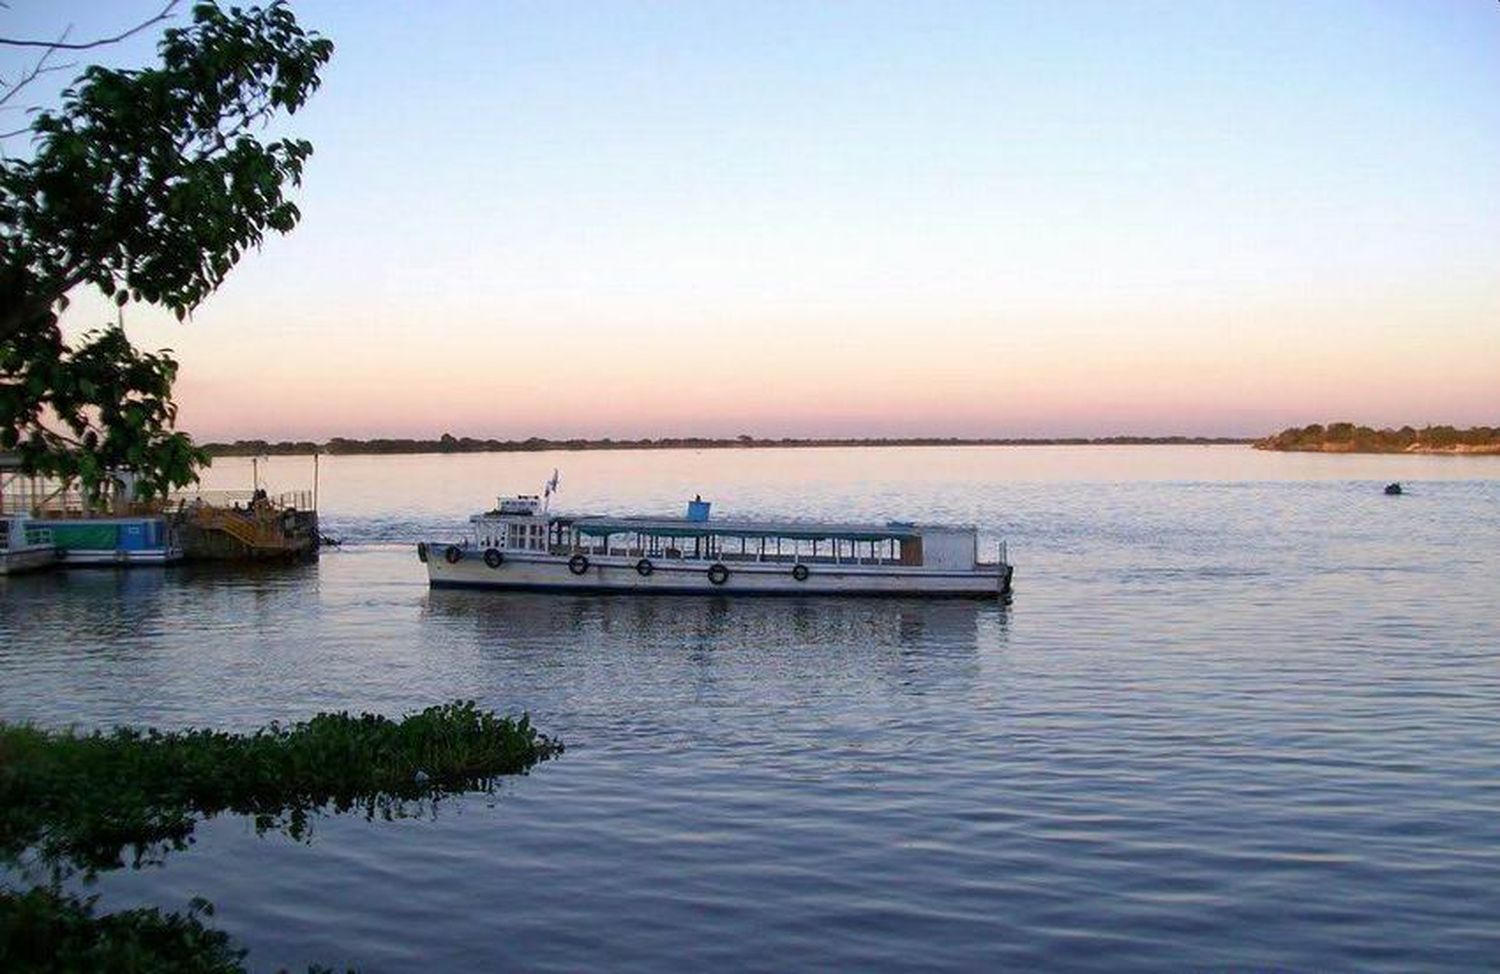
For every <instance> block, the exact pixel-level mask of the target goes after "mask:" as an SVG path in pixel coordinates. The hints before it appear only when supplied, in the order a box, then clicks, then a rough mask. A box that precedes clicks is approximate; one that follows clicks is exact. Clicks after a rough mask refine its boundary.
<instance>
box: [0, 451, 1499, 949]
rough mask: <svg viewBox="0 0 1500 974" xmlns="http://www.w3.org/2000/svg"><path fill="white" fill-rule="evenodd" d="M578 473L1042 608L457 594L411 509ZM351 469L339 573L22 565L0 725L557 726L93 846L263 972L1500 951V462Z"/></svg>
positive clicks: (693, 459)
mask: <svg viewBox="0 0 1500 974" xmlns="http://www.w3.org/2000/svg"><path fill="white" fill-rule="evenodd" d="M554 466H558V467H561V468H562V475H563V491H562V495H561V504H560V505H559V506H561V507H563V508H565V509H569V510H589V511H635V510H640V511H648V512H663V513H666V512H675V511H677V510H678V509H679V505H680V504H681V503H682V501H683V500H684V499H685V498H687V497H691V496H692V495H693V494H695V493H699V492H701V493H702V494H703V495H704V496H705V497H706V498H710V499H712V500H713V501H714V502H715V505H716V507H715V509H716V511H717V512H719V513H723V514H726V515H728V514H745V515H757V514H791V515H799V516H809V517H815V516H828V517H839V518H854V517H870V518H880V519H885V518H914V519H922V520H952V521H965V522H976V523H979V524H981V525H984V526H985V528H986V530H987V534H988V537H989V538H990V539H993V540H998V539H999V538H1000V537H1002V536H1003V537H1004V538H1006V539H1007V540H1008V542H1009V544H1010V552H1011V557H1012V560H1013V561H1014V562H1015V563H1016V565H1017V575H1016V597H1015V602H1014V604H1013V605H1012V606H1010V607H1009V608H1003V607H1001V606H998V605H994V604H981V603H961V602H933V603H923V602H918V601H900V600H896V601H860V600H826V601H824V600H800V601H797V600H794V601H777V600H770V599H756V600H747V601H734V600H729V599H709V598H703V599H698V598H656V599H644V598H642V599H632V598H628V597H615V598H600V597H570V596H506V595H500V594H485V593H473V592H462V591H458V592H450V591H439V592H429V591H428V589H427V586H426V582H425V575H424V572H423V569H422V566H421V565H419V564H418V562H417V560H416V558H415V556H414V554H413V553H412V549H411V542H413V541H415V540H416V539H417V538H418V537H419V536H422V535H423V534H435V535H438V536H445V535H450V534H454V533H456V532H457V531H458V529H459V528H460V527H461V526H462V523H463V519H464V518H465V517H466V516H467V515H468V514H469V513H471V512H472V511H474V510H479V509H481V508H484V507H488V506H489V505H490V504H491V503H492V502H493V498H494V495H496V494H497V493H514V492H520V491H525V492H531V491H536V490H539V488H540V486H541V484H542V481H543V480H544V479H545V478H546V476H547V475H549V474H550V473H551V471H552V468H553V467H554ZM262 474H263V476H265V477H266V478H268V479H269V480H270V481H271V483H272V484H273V485H274V486H276V487H278V488H288V489H290V488H295V487H303V486H310V485H311V480H312V468H311V464H310V462H309V461H307V460H303V459H293V458H273V459H272V460H270V461H268V462H266V463H264V464H263V468H262ZM249 476H250V473H249V464H248V461H221V462H220V463H219V464H218V465H216V466H215V468H214V470H213V471H212V472H211V476H210V478H209V486H225V487H229V486H233V487H240V486H248V482H249ZM1390 480H1401V481H1403V482H1405V484H1406V486H1407V488H1408V493H1407V494H1406V495H1405V496H1402V497H1385V496H1383V495H1382V494H1381V491H1380V488H1381V486H1383V485H1384V484H1385V483H1386V482H1387V481H1390ZM320 486H321V494H322V497H321V502H322V508H323V512H324V514H323V519H324V526H325V528H326V529H327V530H328V531H330V532H331V533H333V534H335V535H338V536H341V537H343V538H344V539H345V542H346V544H345V547H344V549H343V550H342V551H336V552H332V553H330V554H328V555H326V556H325V557H324V558H323V559H322V561H321V563H319V564H317V565H315V566H309V567H305V568H294V569H285V570H276V571H260V572H252V573H248V574H246V573H227V572H224V571H207V570H203V569H192V568H184V569H173V570H168V571H165V572H160V571H150V570H139V571H133V572H129V573H115V572H111V571H94V572H86V571H75V572H70V573H66V574H59V575H53V576H41V577H32V578H19V579H12V580H10V581H8V582H0V718H3V719H5V720H10V721H20V720H29V721H35V722H37V723H41V724H45V725H52V726H61V725H68V724H73V725H80V726H84V727H92V726H97V725H110V724H115V723H122V722H123V723H131V724H156V725H158V726H173V727H178V726H186V725H213V726H217V727H233V728H247V729H248V728H252V727H255V726H257V725H260V724H263V723H265V722H268V721H271V720H282V721H286V720H295V719H299V718H303V717H307V716H310V715H311V714H313V713H315V712H316V711H319V710H326V709H330V708H339V709H343V708H348V709H353V710H377V711H380V712H384V713H388V714H391V715H397V714H399V713H401V712H403V711H405V710H409V709H414V708H419V707H422V706H426V705H428V704H431V703H435V702H441V701H445V700H450V699H454V698H460V697H463V698H470V697H472V698H475V699H477V700H478V701H480V703H481V704H483V705H485V706H487V707H491V708H496V709H499V710H502V711H506V712H520V711H529V712H530V713H531V715H532V718H533V720H534V721H535V722H536V723H537V724H538V725H539V726H540V727H541V728H542V729H543V730H544V731H546V732H547V733H549V734H553V735H556V736H559V737H561V738H562V739H563V740H564V741H565V742H566V744H567V748H568V750H567V752H566V754H564V755H563V756H562V757H561V758H559V759H558V760H555V761H552V762H548V763H546V764H543V765H541V766H539V767H538V768H537V769H535V770H534V771H533V772H532V773H531V774H530V775H528V776H525V777H518V778H513V779H508V780H507V781H506V783H505V784H504V786H503V787H502V788H501V790H500V791H499V792H498V794H497V795H495V796H474V797H469V798H465V799H460V800H456V801H449V802H445V803H442V804H440V805H439V806H438V807H437V808H435V809H432V810H431V811H430V813H429V814H426V815H421V816H418V817H416V818H412V819H407V820H402V821H396V822H382V821H376V822H366V821H364V820H363V819H362V818H360V817H358V816H336V815H330V816H327V817H324V818H321V819H319V820H318V821H317V823H316V826H315V828H314V831H313V834H312V836H311V838H310V840H308V841H306V842H297V841H294V840H292V839H290V838H287V837H285V836H283V835H279V834H271V835H266V836H257V835H256V834H255V832H254V830H253V828H251V827H250V826H249V824H248V823H247V822H246V821H244V820H243V819H239V818H235V817H226V818H221V819H218V820H216V821H213V822H210V823H207V824H206V825H205V826H204V827H202V828H200V830H199V833H198V842H197V843H196V845H194V846H193V847H192V848H191V849H190V850H188V851H186V852H182V853H178V854H175V855H173V856H171V857H169V858H168V860H167V863H166V864H165V865H164V866H161V867H152V868H145V869H141V870H138V871H128V870H127V871H123V872H119V873H115V874H112V875H109V876H106V877H105V878H104V879H103V880H102V881H101V883H100V886H99V888H100V889H101V890H102V892H103V894H104V897H105V902H106V903H107V904H114V905H126V904H133V903H138V902H147V903H153V904H160V905H162V906H166V907H170V908H182V907H183V906H185V905H186V903H187V901H188V899H189V898H190V897H192V896H195V895H201V896H205V897H207V898H209V899H210V900H212V901H213V902H214V903H215V904H216V905H217V907H218V914H217V917H216V922H217V923H218V925H220V926H221V927H222V928H224V929H226V930H228V931H229V932H231V933H232V934H233V935H234V936H235V937H236V938H237V939H239V940H240V942H241V943H243V944H245V945H247V946H249V947H250V948H251V954H250V957H249V961H250V963H251V964H252V965H253V966H254V967H255V968H257V969H274V968H275V967H276V966H278V965H288V966H292V967H294V968H299V969H300V968H301V967H303V966H305V965H306V964H307V963H309V962H320V963H325V964H330V965H333V966H335V967H338V968H340V969H342V967H343V966H344V965H356V966H358V967H360V968H362V969H364V970H368V971H387V970H389V971H397V970H439V969H444V970H460V969H469V970H480V969H517V970H556V971H574V970H581V969H595V968H603V969H609V970H627V971H632V970H633V971H656V970H668V969H671V970H679V969H686V970H704V969H714V970H736V971H737V970H765V971H781V970H786V969H789V968H817V969H823V970H851V969H854V970H902V971H906V970H917V969H933V970H979V969H1003V968H1007V967H1009V968H1018V967H1047V968H1055V969H1098V970H1110V971H1119V970H1140V969H1151V970H1160V969H1165V968H1204V967H1218V968H1222V967H1235V968H1281V969H1300V970H1314V969H1320V970H1322V969H1354V968H1358V969H1376V970H1391V971H1408V970H1413V969H1425V970H1432V969H1443V968H1447V969H1468V970H1472V969H1480V968H1489V969H1494V968H1496V967H1497V966H1500V581H1497V579H1500V458H1447V457H1440V458H1422V457H1325V456H1304V455H1282V454H1266V453H1259V452H1256V451H1252V450H1250V449H1248V448H1238V447H1222V448H1221V447H1215V448H1204V447H1184V448H1176V447H1145V448H1124V447H1122V448H1106V447H1089V448H1076V449H1075V448H1062V447H1049V448H1014V447H1011V448H955V449H947V448H927V449H884V450H792V451H780V450H753V451H704V452H691V451H684V452H631V453H626V452H621V453H573V454H534V455H519V454H517V455H505V454H492V455H481V456H462V457H432V456H421V457H391V458H361V457H335V458H329V459H325V460H324V462H323V464H322V470H321V485H320Z"/></svg>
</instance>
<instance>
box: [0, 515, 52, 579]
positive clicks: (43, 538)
mask: <svg viewBox="0 0 1500 974" xmlns="http://www.w3.org/2000/svg"><path fill="white" fill-rule="evenodd" d="M57 557H58V554H57V543H56V541H55V540H54V539H53V537H52V532H51V531H50V530H49V529H47V528H46V527H42V526H39V525H37V524H36V523H35V522H34V521H32V520H31V519H30V518H29V517H26V516H25V515H19V514H17V515H11V516H9V517H0V575H17V574H20V573H21V572H29V571H36V570H37V569H39V568H46V567H48V566H50V565H51V564H52V563H53V562H55V561H57Z"/></svg>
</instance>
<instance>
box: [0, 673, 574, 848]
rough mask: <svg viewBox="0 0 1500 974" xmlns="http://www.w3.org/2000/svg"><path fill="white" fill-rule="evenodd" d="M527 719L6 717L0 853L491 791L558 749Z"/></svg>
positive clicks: (401, 807) (462, 713)
mask: <svg viewBox="0 0 1500 974" xmlns="http://www.w3.org/2000/svg"><path fill="white" fill-rule="evenodd" d="M561 749H562V746H561V744H559V743H558V742H556V741H553V740H551V739H549V738H547V737H546V736H545V735H542V734H539V733H538V732H537V731H536V730H535V729H534V728H533V727H532V726H531V724H530V721H529V720H528V719H527V718H526V717H525V716H522V717H519V718H516V719H511V718H505V717H498V716H496V715H495V714H493V713H490V712H488V711H482V710H479V709H477V708H476V707H475V705H474V702H473V701H459V702H455V703H451V704H446V705H443V706H436V707H429V708H427V709H426V710H423V711H421V712H420V713H415V714H409V715H407V716H406V717H404V718H403V719H401V720H391V719H390V718H387V717H383V716H380V715H377V714H360V715H358V716H354V715H351V714H349V713H346V712H341V713H331V714H319V715H318V716H316V717H314V718H312V719H311V720H308V721H306V722H303V723H297V724H292V725H289V726H282V725H279V724H274V723H273V724H271V725H270V726H268V727H265V728H262V729H260V730H258V731H256V732H254V733H252V734H231V733H224V732H221V731H213V730H186V731H177V732H169V733H168V732H161V731H156V730H146V731H138V730H133V729H129V728H119V729H116V730H113V731H109V732H103V731H96V732H94V733H89V734H76V733H72V732H61V733H59V732H52V731H45V730H40V729H37V728H33V727H24V726H23V727H11V726H4V725H0V859H3V860H5V861H10V862H16V861H18V860H19V858H20V857H21V856H22V855H23V854H25V853H28V852H30V853H32V854H35V855H38V856H40V858H41V859H42V860H43V861H44V862H46V863H48V864H50V865H52V866H54V867H55V868H66V867H67V866H76V867H79V868H82V869H84V870H85V871H87V872H90V873H92V872H95V871H98V870H102V869H112V868H116V867H118V866H120V865H122V864H123V863H122V856H123V853H124V851H125V850H126V849H127V848H130V849H133V850H134V853H135V862H136V863H137V864H139V863H140V862H142V861H143V860H144V859H148V858H150V857H151V856H152V855H154V854H156V853H158V852H159V851H165V850H169V849H172V848H181V847H182V846H184V845H185V844H186V843H188V842H189V841H190V840H191V836H192V832H193V827H194V824H195V823H196V821H197V820H198V819H199V818H200V817H203V816H212V815H217V814H220V813H223V812H233V813H238V814H244V815H250V816H253V817H254V820H255V823H256V826H257V828H259V829H262V830H264V829H271V828H277V829H283V830H285V831H287V832H288V833H289V834H291V835H292V836H293V837H301V836H302V835H304V834H305V832H306V829H307V826H308V819H309V816H310V815H311V814H313V813H316V812H318V811H322V810H325V809H331V810H333V811H337V812H349V811H356V810H357V811H360V812H362V813H363V814H365V815H366V816H369V817H374V816H376V815H381V816H383V817H386V818H391V817H395V816H399V815H402V814H404V812H405V810H406V808H407V807H408V805H409V804H410V803H412V802H415V801H419V800H430V799H436V798H440V797H442V796H443V795H445V794H451V793H456V792H463V791H487V790H491V789H492V788H493V787H494V784H495V779H496V778H497V776H500V775H508V774H518V773H521V772H524V771H525V770H527V769H528V768H530V767H531V766H532V765H534V764H536V763H537V762H538V761H541V760H544V759H546V758H547V757H550V756H551V755H553V754H555V753H558V752H560V751H561Z"/></svg>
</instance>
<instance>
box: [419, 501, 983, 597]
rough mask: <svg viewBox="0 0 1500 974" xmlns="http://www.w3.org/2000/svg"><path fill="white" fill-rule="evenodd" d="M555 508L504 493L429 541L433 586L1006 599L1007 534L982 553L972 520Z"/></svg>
mask: <svg viewBox="0 0 1500 974" xmlns="http://www.w3.org/2000/svg"><path fill="white" fill-rule="evenodd" d="M709 513H710V508H709V504H708V503H707V502H705V501H702V500H694V501H691V502H689V504H688V510H687V515H686V516H685V517H680V518H672V517H636V516H627V517H619V516H608V515H588V516H582V515H568V514H554V513H551V512H550V511H549V510H548V509H547V507H546V506H545V505H544V504H543V499H542V498H541V497H536V496H527V495H523V496H518V497H514V498H504V499H501V500H500V501H499V503H498V504H497V506H496V507H495V509H493V510H491V511H488V512H486V513H483V514H476V515H474V516H473V517H471V518H470V519H469V534H468V536H467V537H464V538H461V539H459V540H456V541H435V542H431V541H430V542H422V543H421V544H419V545H418V546H417V556H418V557H419V558H420V559H421V560H422V561H423V562H425V563H426V565H427V575H428V581H429V582H430V584H431V585H432V586H433V587H434V588H442V587H469V588H494V589H520V590H533V591H569V592H577V591H593V592H630V593H661V594H747V595H750V594H755V595H918V596H949V595H953V596H971V597H979V598H1006V597H1008V596H1009V595H1010V591H1011V576H1012V574H1013V570H1012V567H1011V565H1010V563H1009V561H1008V559H1007V557H1006V551H1005V544H1004V542H1001V543H999V544H998V545H997V548H996V553H995V554H996V557H995V560H994V561H981V560H980V558H979V532H978V529H977V528H975V527H973V526H950V525H932V524H915V523H909V522H903V521H887V522H884V523H871V524H858V523H828V522H817V521H805V520H796V519H787V520H738V519H718V518H711V517H710V516H709Z"/></svg>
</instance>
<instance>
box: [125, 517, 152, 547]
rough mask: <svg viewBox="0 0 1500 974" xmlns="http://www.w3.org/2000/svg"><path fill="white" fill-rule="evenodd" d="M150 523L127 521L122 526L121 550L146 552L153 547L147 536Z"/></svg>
mask: <svg viewBox="0 0 1500 974" xmlns="http://www.w3.org/2000/svg"><path fill="white" fill-rule="evenodd" d="M149 523H150V522H148V521H126V522H125V523H124V524H121V525H120V540H119V545H120V548H121V549H122V550H124V551H145V550H146V549H147V548H150V547H153V545H152V544H151V539H150V538H149V537H148V536H147V530H146V528H147V526H148V524H149Z"/></svg>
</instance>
